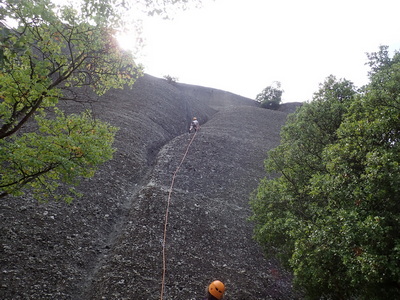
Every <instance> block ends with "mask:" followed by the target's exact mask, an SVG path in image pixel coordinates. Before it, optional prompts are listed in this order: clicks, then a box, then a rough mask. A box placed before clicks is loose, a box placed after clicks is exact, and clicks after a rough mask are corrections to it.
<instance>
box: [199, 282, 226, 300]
mask: <svg viewBox="0 0 400 300" xmlns="http://www.w3.org/2000/svg"><path fill="white" fill-rule="evenodd" d="M224 292H225V285H224V284H223V283H222V282H221V281H219V280H215V281H213V282H211V283H210V285H209V286H208V288H207V297H206V298H205V299H204V300H221V299H222V298H223V297H224Z"/></svg>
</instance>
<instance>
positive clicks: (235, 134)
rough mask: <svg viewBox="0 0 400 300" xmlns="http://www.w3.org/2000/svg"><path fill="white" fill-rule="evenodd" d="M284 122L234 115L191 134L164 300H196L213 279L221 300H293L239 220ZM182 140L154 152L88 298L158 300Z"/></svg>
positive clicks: (243, 112) (250, 111)
mask: <svg viewBox="0 0 400 300" xmlns="http://www.w3.org/2000/svg"><path fill="white" fill-rule="evenodd" d="M285 119H286V114H284V113H279V112H273V111H269V110H264V109H259V108H255V107H250V106H249V107H245V106H243V107H232V108H227V109H221V110H220V111H219V112H218V113H217V114H215V115H214V116H213V118H212V119H211V120H210V121H209V122H208V123H206V124H204V125H203V126H202V127H201V130H200V131H199V132H198V133H197V135H196V138H195V139H194V141H193V143H192V145H191V147H190V150H189V152H188V155H187V157H186V159H185V161H184V163H183V164H182V167H181V169H180V171H179V173H178V175H177V177H176V180H175V185H174V189H173V193H172V198H171V203H170V208H169V223H168V229H167V243H166V254H167V276H166V294H165V298H166V299H201V297H202V296H203V294H204V288H205V286H206V285H207V283H208V282H209V281H211V280H213V279H216V278H218V279H220V280H222V281H224V282H225V283H226V285H227V289H228V292H227V295H226V299H236V300H239V299H243V300H244V299H246V300H256V299H260V300H261V299H295V298H296V295H295V294H294V292H293V291H292V290H291V284H290V278H289V276H288V275H287V274H286V273H284V272H283V271H280V269H279V266H277V265H276V263H275V262H273V261H268V260H266V259H264V257H263V255H262V253H261V251H260V249H259V247H258V245H256V244H255V242H254V241H253V240H252V238H251V236H252V226H251V224H250V223H249V222H248V221H247V218H248V217H249V216H250V214H251V213H250V208H249V205H248V197H249V194H250V193H251V192H252V191H253V190H254V188H255V187H256V186H257V182H258V179H259V178H261V177H262V176H263V174H264V171H263V160H264V158H265V153H266V151H267V150H269V149H271V148H272V147H274V146H276V145H277V143H278V141H279V130H277V129H278V128H279V127H280V126H281V125H282V124H283V123H284V122H285ZM262 129H266V130H262ZM268 129H269V130H268ZM189 141H190V136H189V135H188V134H184V135H182V136H179V137H177V138H175V139H173V140H172V141H171V142H170V143H168V144H167V145H166V146H165V147H163V148H162V149H161V151H160V153H159V155H158V156H157V163H156V165H155V168H154V171H153V172H152V174H151V178H150V181H149V183H148V184H147V186H145V187H143V189H142V190H141V191H140V192H139V193H138V195H137V196H136V197H135V200H133V201H132V207H131V210H130V214H129V217H128V218H127V219H126V223H125V224H124V226H123V228H124V229H123V231H122V234H121V236H120V237H119V238H118V241H117V242H116V243H115V245H114V248H113V249H112V251H110V253H109V257H108V258H107V259H106V260H105V261H104V263H103V265H102V267H101V268H100V269H99V271H98V273H97V274H96V276H95V277H94V280H93V284H92V286H91V290H90V291H89V294H90V295H91V297H92V298H91V299H99V297H101V296H103V297H105V299H108V298H117V299H132V298H134V299H159V297H160V288H161V275H162V241H163V228H164V219H165V213H166V205H167V198H168V192H169V187H170V184H171V180H172V175H173V173H174V172H175V170H176V168H177V166H178V165H179V162H180V160H181V159H182V155H183V154H184V153H185V150H186V146H187V145H188V143H189Z"/></svg>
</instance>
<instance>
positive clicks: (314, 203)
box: [252, 47, 400, 299]
mask: <svg viewBox="0 0 400 300" xmlns="http://www.w3.org/2000/svg"><path fill="white" fill-rule="evenodd" d="M369 58H370V66H371V69H372V70H371V72H370V79H371V82H370V83H369V84H368V85H367V86H365V87H364V88H363V89H362V90H360V91H359V92H358V93H356V92H355V90H354V87H353V86H352V84H351V83H350V82H348V81H345V80H343V81H336V79H335V78H334V77H329V78H328V79H327V81H326V82H325V83H324V84H323V85H321V89H320V90H319V92H317V93H316V94H315V95H314V100H313V101H312V102H311V103H308V104H305V105H304V106H303V107H302V108H301V109H300V110H299V112H298V113H296V114H294V115H291V116H290V119H289V121H288V123H287V124H286V125H285V126H284V128H283V130H282V142H281V144H280V145H279V146H278V147H277V148H275V149H274V150H272V151H271V152H270V153H269V156H268V159H267V160H266V167H267V171H268V172H269V173H271V174H277V175H278V176H277V177H271V178H270V179H267V178H266V179H264V180H263V181H262V182H261V183H260V185H259V188H258V193H257V195H256V196H254V197H253V199H252V207H253V211H254V215H253V217H252V219H253V220H254V221H255V223H256V228H255V238H256V239H257V240H258V241H259V242H260V243H261V244H262V245H263V246H264V248H265V250H266V253H267V254H269V255H274V254H279V255H278V256H279V257H280V258H281V260H282V261H283V262H284V263H285V265H287V266H289V267H290V268H291V269H292V270H293V272H294V275H295V283H296V285H297V286H299V287H301V288H302V289H303V290H305V291H306V294H307V296H308V298H310V299H320V298H323V299H395V298H399V296H400V260H399V258H400V234H399V232H400V202H399V201H398V194H399V192H400V186H399V184H398V183H399V182H400V168H399V167H400V148H399V147H400V143H399V140H400V138H399V137H400V118H399V117H400V97H399V95H400V54H399V53H396V54H395V55H394V57H393V58H390V57H389V56H388V51H387V47H382V48H381V50H380V52H379V53H375V54H371V55H369Z"/></svg>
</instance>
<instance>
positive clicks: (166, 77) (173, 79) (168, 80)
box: [164, 75, 178, 84]
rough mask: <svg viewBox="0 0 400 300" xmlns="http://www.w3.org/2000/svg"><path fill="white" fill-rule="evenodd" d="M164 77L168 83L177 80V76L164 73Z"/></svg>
mask: <svg viewBox="0 0 400 300" xmlns="http://www.w3.org/2000/svg"><path fill="white" fill-rule="evenodd" d="M164 79H165V80H166V81H167V82H168V83H169V84H174V83H176V82H177V81H178V78H177V77H172V76H171V75H165V76H164Z"/></svg>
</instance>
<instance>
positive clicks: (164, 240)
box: [160, 131, 197, 300]
mask: <svg viewBox="0 0 400 300" xmlns="http://www.w3.org/2000/svg"><path fill="white" fill-rule="evenodd" d="M196 134H197V131H195V132H194V135H193V137H192V138H191V140H190V142H189V144H188V146H187V148H186V151H185V154H184V155H183V157H182V160H181V162H180V163H179V165H178V167H177V168H176V170H175V172H174V174H173V175H172V182H171V186H170V188H169V193H168V200H167V209H166V211H165V222H164V239H163V243H162V254H163V255H162V256H163V272H162V280H161V297H160V300H163V298H164V290H165V273H166V271H167V262H166V251H165V244H166V239H167V225H168V214H169V204H170V202H171V194H172V189H173V187H174V183H175V177H176V174H177V173H178V171H179V169H180V168H181V166H182V164H183V162H184V160H185V158H186V155H187V154H188V152H189V148H190V145H191V144H192V142H193V140H194V138H195V137H196Z"/></svg>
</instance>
